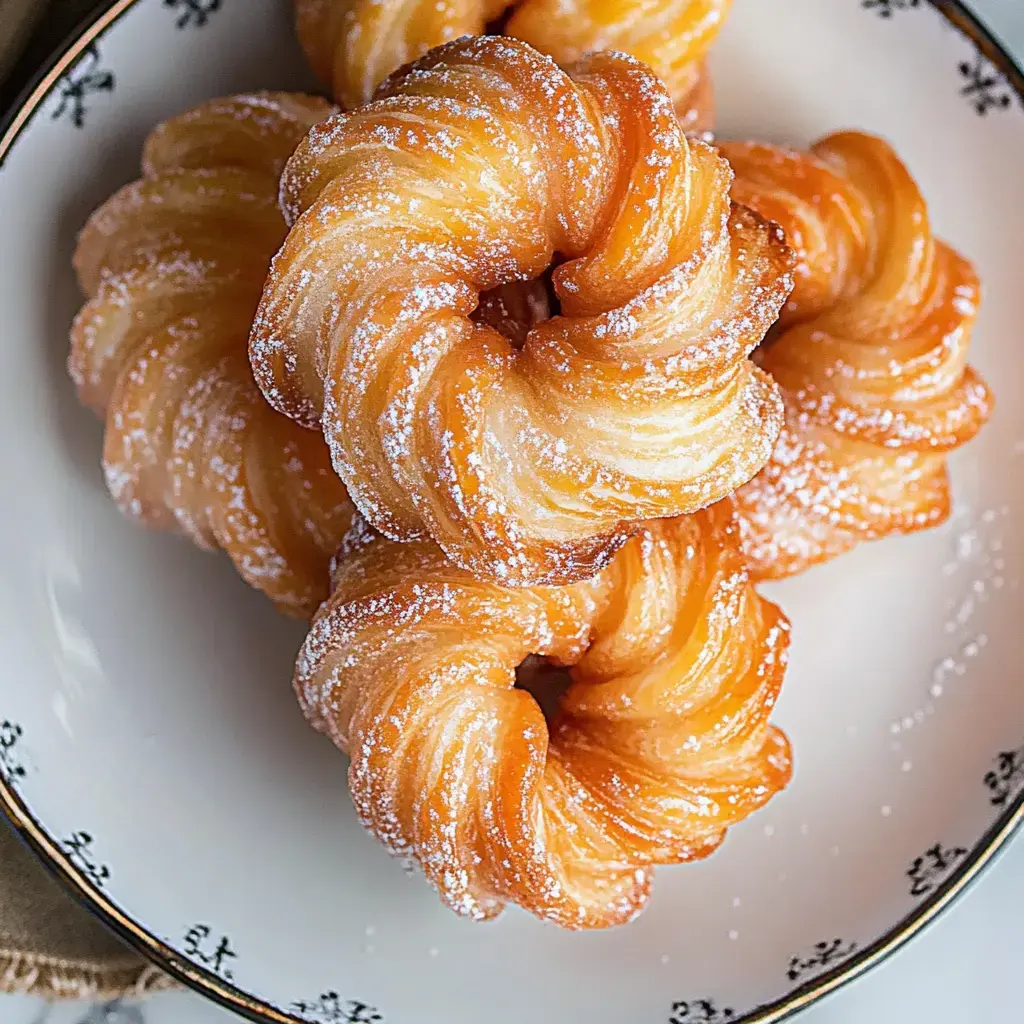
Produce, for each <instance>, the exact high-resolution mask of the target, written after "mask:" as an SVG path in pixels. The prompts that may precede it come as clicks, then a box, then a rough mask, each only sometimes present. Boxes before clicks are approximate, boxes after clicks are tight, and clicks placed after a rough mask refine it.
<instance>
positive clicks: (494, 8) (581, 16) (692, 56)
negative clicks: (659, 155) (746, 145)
mask: <svg viewBox="0 0 1024 1024" xmlns="http://www.w3.org/2000/svg"><path fill="white" fill-rule="evenodd" d="M731 5H732V0H575V2H573V3H571V4H567V3H565V2H564V0H524V2H523V3H517V4H514V5H512V7H511V9H510V10H508V17H507V19H505V20H504V21H503V23H502V26H501V28H502V31H503V32H504V33H505V34H506V35H509V36H515V37H516V38H518V39H522V40H524V41H525V42H527V43H530V44H531V45H532V46H535V47H536V48H537V49H538V50H540V51H541V52H542V53H546V54H548V55H549V56H551V57H553V58H554V59H555V60H556V61H558V63H559V64H562V65H563V66H566V65H569V64H572V63H575V62H576V61H577V60H579V59H580V58H581V57H582V56H583V55H584V54H585V53H589V52H591V51H593V50H620V51H622V52H625V53H629V54H631V55H632V56H634V57H636V58H637V59H639V60H641V61H643V62H644V63H645V64H648V65H650V67H651V69H652V70H653V71H654V73H655V74H656V75H657V76H658V77H659V78H660V79H661V80H662V81H663V82H664V83H665V85H666V86H667V87H668V90H669V92H670V93H671V95H672V99H673V102H674V103H675V105H676V109H677V112H678V114H679V117H680V119H681V120H682V122H683V123H684V126H685V127H686V128H687V130H689V131H702V130H704V129H707V128H710V127H711V122H712V120H713V115H714V104H713V96H712V92H711V85H710V80H709V78H708V76H707V73H706V71H705V68H704V57H705V55H706V53H707V51H708V49H709V48H710V47H711V44H712V43H713V42H714V40H715V37H716V36H717V35H718V33H719V31H720V30H721V27H722V24H723V22H724V21H725V17H726V15H727V14H728V12H729V8H730V6H731ZM509 7H510V5H509V3H508V2H507V0H441V2H437V0H295V9H296V18H297V23H298V30H299V39H300V40H301V42H302V45H303V48H304V49H305V51H306V54H307V56H308V58H309V61H310V64H311V65H312V67H313V69H314V71H315V72H316V74H317V75H318V76H319V77H320V79H321V80H322V81H324V82H326V83H329V84H330V86H331V89H332V90H333V92H334V97H335V99H336V100H337V101H338V102H339V103H340V104H341V105H342V106H344V107H348V108H355V107H358V106H360V105H362V104H363V103H367V102H368V101H369V100H370V98H371V97H372V96H373V91H374V89H375V88H376V87H377V85H378V84H379V83H380V82H381V81H383V79H384V78H385V77H386V76H387V75H389V74H391V72H393V71H394V70H395V69H396V68H399V67H401V66H402V65H403V64H406V63H408V62H409V61H411V60H415V59H416V58H417V57H420V56H422V55H423V54H424V53H426V52H427V50H429V49H431V48H432V47H435V46H439V45H441V44H442V43H446V42H450V41H451V40H453V39H457V38H458V37H459V36H465V35H480V34H481V33H483V32H484V31H485V29H486V28H487V27H488V24H489V23H490V22H492V21H494V20H495V19H497V18H498V17H499V16H500V15H501V14H502V13H503V12H505V11H506V10H507V9H509Z"/></svg>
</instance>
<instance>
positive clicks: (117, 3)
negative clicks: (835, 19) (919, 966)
mask: <svg viewBox="0 0 1024 1024" xmlns="http://www.w3.org/2000/svg"><path fill="white" fill-rule="evenodd" d="M137 2H138V0H112V2H110V3H109V5H108V6H107V7H106V9H105V10H103V11H101V12H100V13H98V14H95V15H93V17H92V19H91V20H90V21H89V22H88V23H87V24H86V25H85V26H84V27H81V28H79V29H78V30H77V31H76V32H75V33H74V34H73V35H72V37H71V39H70V40H69V41H68V42H67V43H66V44H65V45H64V46H63V47H62V48H61V49H60V50H58V52H57V54H56V55H55V56H54V58H53V59H52V60H51V61H50V63H49V65H48V66H47V67H46V68H44V69H43V70H42V71H41V72H40V73H39V75H38V76H37V77H36V79H35V81H34V82H33V83H32V84H31V85H30V86H29V87H28V89H26V90H25V92H24V93H23V94H22V96H21V97H20V98H19V99H18V101H17V102H16V103H15V104H14V106H13V108H12V110H11V112H10V114H9V115H8V116H7V117H5V118H3V120H2V121H0V166H2V165H3V162H4V158H5V157H6V155H7V153H8V152H9V151H10V149H11V147H12V146H13V145H14V143H15V141H16V140H17V138H18V136H19V135H20V134H21V133H22V132H23V131H24V130H25V128H27V127H28V124H29V122H30V121H31V120H32V117H33V115H34V114H35V113H36V112H37V111H38V109H39V107H40V106H41V105H42V103H43V101H44V100H45V99H46V98H47V97H48V96H49V94H50V90H51V89H52V88H53V86H54V85H55V84H56V83H57V81H58V80H59V79H60V77H61V76H62V75H63V74H64V73H65V72H66V71H67V70H68V69H69V68H70V67H71V65H73V64H74V62H75V61H76V60H77V59H78V57H79V56H80V55H81V54H82V52H83V51H84V50H85V49H87V48H88V47H89V46H90V44H92V43H93V42H95V41H96V40H97V39H98V38H99V37H100V36H101V35H102V34H103V33H104V32H106V31H107V29H109V28H110V27H111V26H112V25H113V24H114V23H115V22H116V21H117V20H118V19H119V18H120V17H121V16H122V15H123V14H125V13H126V12H127V11H128V10H130V9H131V8H132V7H134V6H135V4H136V3H137ZM928 3H929V4H930V5H931V6H932V7H934V8H935V9H936V10H937V11H938V12H939V13H940V14H941V15H942V16H943V17H944V18H946V20H947V21H949V22H950V23H951V24H952V25H953V26H954V27H955V28H956V29H957V30H958V31H959V32H960V33H961V34H963V35H965V36H967V37H968V38H969V39H970V40H971V41H972V42H973V43H974V44H975V45H976V46H977V48H978V49H979V50H980V51H981V53H982V54H983V55H984V56H985V57H986V58H987V59H988V60H989V61H990V62H991V63H992V64H993V65H994V66H995V68H996V69H997V70H998V71H999V72H1000V74H1002V75H1003V77H1004V78H1005V79H1006V82H1007V84H1008V85H1009V86H1010V88H1011V89H1013V91H1014V92H1015V93H1016V94H1017V97H1018V99H1019V100H1020V102H1021V104H1024V70H1022V69H1021V68H1020V67H1019V66H1018V64H1017V63H1016V62H1015V61H1014V59H1013V58H1012V57H1011V56H1010V54H1009V53H1008V52H1007V51H1006V49H1005V48H1004V47H1003V45H1002V44H1001V43H1000V42H999V41H998V40H997V39H996V37H995V36H993V35H992V33H991V32H990V31H989V30H988V29H987V28H986V27H985V26H984V25H983V24H982V23H981V22H980V21H979V20H978V19H977V18H976V17H975V16H974V14H972V13H971V11H970V10H968V8H967V7H966V6H964V4H963V3H961V2H960V0H928ZM0 810H2V811H3V813H4V814H5V815H6V817H7V818H8V819H9V821H10V823H11V825H12V826H13V827H14V829H15V830H16V831H17V833H18V835H19V836H20V837H21V838H22V839H23V840H24V841H25V843H26V844H27V845H28V846H29V848H30V849H31V850H32V851H33V853H35V854H36V856H37V857H38V858H39V860H40V861H41V862H42V864H43V866H44V867H46V868H47V869H48V870H49V871H50V872H51V873H52V874H53V875H54V876H55V877H56V878H57V880H58V881H59V882H61V884H62V885H63V886H64V887H65V888H66V889H67V890H68V892H69V893H70V894H71V895H72V896H73V897H74V898H75V899H76V900H77V901H78V902H79V903H81V904H82V905H83V906H84V907H85V908H86V909H87V910H89V911H90V912H92V913H93V914H95V915H96V916H97V917H98V918H99V919H100V920H101V921H103V922H104V923H105V924H106V925H107V926H108V927H109V928H111V929H112V930H113V931H114V932H116V933H117V934H118V935H119V936H120V937H121V938H122V939H124V940H125V941H126V942H127V943H128V944H129V945H131V946H134V947H135V948H136V949H137V950H139V951H140V952H141V953H143V954H144V955H145V956H147V957H149V958H150V959H151V960H152V961H153V962H154V963H156V964H157V965H158V966H159V967H161V968H162V969H163V970H165V971H166V972H167V973H168V974H170V975H171V976H172V977H174V978H176V979H177V980H178V981H180V982H182V983H183V984H185V985H188V986H189V987H190V988H193V989H195V990H196V991H197V992H200V993H202V994H203V995H205V996H207V997H209V998H210V999H213V1000H214V1001H215V1002H217V1003H220V1004H221V1005H222V1006H225V1007H227V1008H228V1009H229V1010H233V1011H234V1012H235V1013H239V1014H241V1015H242V1016H243V1017H247V1018H248V1019H249V1020H251V1021H255V1022H257V1024H268V1022H270V1024H305V1022H304V1021H302V1019H301V1018H299V1017H296V1016H294V1015H293V1014H290V1013H286V1012H284V1011H282V1010H280V1009H278V1008H277V1007H274V1006H271V1005H270V1004H269V1003H266V1002H263V1001H262V1000H260V999H257V998H255V997H254V996H251V995H248V994H247V993H245V992H242V991H241V990H240V989H238V988H236V987H235V986H233V985H230V984H228V983H227V982H225V981H224V980H223V979H222V978H220V977H218V976H217V975H216V974H214V973H213V972H212V971H209V970H207V969H206V968H203V967H200V966H198V965H196V964H194V963H192V961H190V960H188V959H187V958H185V957H184V956H182V955H181V954H180V953H178V952H176V951H175V950H174V949H172V948H171V947H170V946H168V945H167V943H165V942H163V941H162V940H161V939H159V938H158V937H157V936H156V935H154V934H153V933H152V932H150V931H147V929H146V928H145V927H144V926H143V925H141V924H140V923H139V922H138V921H136V920H134V919H133V918H132V917H130V916H129V915H128V914H126V913H125V912H124V911H123V910H122V909H121V908H120V907H118V906H117V904H115V903H114V902H113V901H112V900H111V899H110V898H109V897H108V896H107V895H106V894H104V893H103V892H102V891H100V890H99V889H98V888H96V887H95V886H93V885H92V884H91V883H90V882H88V881H87V880H86V879H85V878H84V877H83V876H82V875H81V874H80V873H79V872H78V871H77V870H76V868H75V867H74V866H73V865H72V864H71V862H70V861H69V860H68V858H67V856H66V855H65V854H64V851H63V850H62V849H61V847H60V845H59V844H58V843H57V842H56V840H54V839H53V837H52V836H50V835H49V834H48V833H47V832H46V830H45V829H44V828H43V826H42V825H41V824H40V823H39V822H38V821H37V820H36V819H35V818H34V817H33V816H32V814H31V812H30V811H29V810H28V808H27V807H26V806H25V804H24V802H23V801H22V799H21V797H20V796H19V795H18V793H17V792H16V790H15V789H14V788H13V787H12V786H11V785H10V784H9V783H8V782H7V781H6V780H4V779H2V778H0ZM1022 824H1024V789H1022V790H1021V792H1020V793H1018V794H1017V796H1016V797H1015V798H1014V800H1013V802H1012V803H1011V805H1010V806H1009V807H1007V808H1006V810H1004V811H1003V813H1002V814H1001V815H1000V816H999V818H998V819H997V820H996V822H995V824H994V825H992V827H991V828H990V829H989V830H988V831H987V832H986V833H985V834H984V835H983V836H982V837H981V839H980V840H979V841H978V842H977V843H976V844H975V846H974V847H973V848H972V850H971V852H970V854H969V855H968V856H967V857H966V858H965V859H964V860H963V861H962V862H961V864H960V866H959V867H958V868H957V870H956V871H955V872H953V874H952V875H951V876H950V877H949V878H948V879H947V880H946V882H945V883H943V884H942V885H941V886H939V887H938V888H937V889H936V890H935V892H934V893H932V894H931V895H930V896H929V898H928V899H926V900H925V901H924V902H923V903H922V904H921V905H920V906H918V907H917V908H916V909H915V910H914V911H913V912H912V913H910V914H908V915H907V916H906V917H904V918H903V919H902V920H900V921H899V922H897V924H895V925H894V926H893V927H892V928H890V929H889V930H888V931H887V932H885V933H883V934H882V935H881V936H880V937H879V938H878V939H876V940H875V941H874V942H873V943H872V944H871V945H870V946H866V947H865V948H864V949H862V950H860V951H859V952H857V953H856V954H855V955H853V956H851V957H849V958H848V959H846V960H844V961H843V962H842V963H841V964H839V965H838V966H836V967H834V968H833V969H832V970H830V971H827V972H825V973H823V974H820V975H817V976H816V977H815V978H813V979H811V980H810V981H808V982H807V983H806V984H804V985H802V986H800V987H798V988H796V989H794V990H792V991H791V992H788V993H787V994H786V995H784V996H782V997H781V998H779V999H777V1000H775V1001H773V1002H770V1003H765V1004H764V1005H763V1006H760V1007H757V1008H756V1009H754V1010H751V1011H750V1012H748V1013H746V1014H744V1015H743V1016H742V1017H738V1018H736V1020H735V1021H734V1024H775V1022H777V1021H781V1020H783V1019H784V1018H786V1017H788V1016H790V1015H791V1014H794V1013H797V1012H798V1011H800V1010H803V1009H806V1008H807V1007H808V1006H810V1005H811V1004H812V1003H814V1002H817V1001H818V1000H819V999H821V998H823V997H824V996H826V995H828V994H829V993H831V992H834V991H835V990H836V989H838V988H840V987H841V986H843V985H845V984H847V983H848V982H851V981H853V980H854V979H855V978H858V977H860V976H861V975H862V974H864V973H866V972H867V971H869V970H871V968H873V967H876V966H878V964H880V963H881V962H882V961H883V960H886V959H887V958H888V957H890V956H891V955H892V954H893V953H895V952H896V951H897V950H898V949H899V948H900V947H901V946H903V945H904V943H906V942H908V941H909V940H910V939H912V938H913V937H914V936H916V935H918V934H920V932H921V931H922V930H923V929H924V928H925V927H926V926H927V925H929V924H930V923H931V922H932V921H934V920H935V919H936V918H937V917H938V916H939V915H940V914H941V913H942V912H943V911H944V910H945V909H946V908H947V907H949V906H950V905H951V904H952V903H953V902H954V900H956V899H957V898H958V897H959V896H961V895H962V894H963V893H964V892H965V891H966V890H967V888H968V887H969V886H970V885H971V883H972V882H974V881H975V880H976V879H977V878H978V877H979V876H980V875H981V873H982V872H983V871H984V869H985V868H986V867H988V866H989V865H990V864H991V863H992V862H993V861H994V860H995V858H996V855H997V854H998V853H999V852H1000V851H1001V850H1003V849H1004V848H1005V845H1006V843H1007V840H1009V839H1010V837H1011V836H1013V835H1014V833H1015V832H1016V831H1017V830H1018V829H1019V828H1020V827H1021V825H1022Z"/></svg>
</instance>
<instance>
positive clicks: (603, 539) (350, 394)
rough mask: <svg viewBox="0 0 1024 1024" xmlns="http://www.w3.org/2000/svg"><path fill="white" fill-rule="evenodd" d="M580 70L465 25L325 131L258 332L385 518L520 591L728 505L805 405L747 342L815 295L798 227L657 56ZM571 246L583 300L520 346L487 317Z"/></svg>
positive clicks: (392, 532)
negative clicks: (754, 357) (790, 241)
mask: <svg viewBox="0 0 1024 1024" xmlns="http://www.w3.org/2000/svg"><path fill="white" fill-rule="evenodd" d="M572 74H573V77H572V78H570V77H569V76H568V75H567V74H566V73H564V72H562V71H561V70H559V68H558V67H557V66H556V65H555V64H554V63H553V62H552V61H551V60H550V59H548V58H546V57H543V56H541V55H540V54H538V53H537V52H536V51H534V50H532V49H531V48H530V47H528V46H527V45H526V44H524V43H521V42H519V41H517V40H513V39H504V38H499V37H493V36H492V37H482V38H478V39H470V40H460V41H458V42H457V43H453V44H449V45H447V46H444V47H440V48H438V49H437V50H434V51H432V52H431V53H430V54H429V55H428V56H427V57H425V58H423V59H422V60H421V61H419V62H418V63H417V64H415V65H413V66H411V67H410V68H408V69H406V70H405V71H404V72H402V73H401V74H399V75H398V76H397V77H395V78H394V79H392V80H389V81H388V82H386V83H385V84H384V86H383V87H382V88H381V91H380V92H379V94H378V99H377V100H375V101H374V102H373V103H371V104H369V105H368V106H366V107H363V108H361V109H360V110H358V111H354V112H352V113H347V114H339V115H337V116H335V117H333V118H331V119H329V120H327V121H325V122H323V123H322V124H320V125H318V126H317V127H316V128H315V129H314V130H313V131H312V132H311V133H310V135H309V137H308V138H307V139H306V140H305V141H304V142H303V143H302V144H301V145H300V146H299V148H298V150H297V151H296V154H295V156H294V157H293V158H292V159H291V160H290V161H289V163H288V166H287V168H286V169H285V173H284V176H283V179H282V191H281V195H282V201H283V204H284V207H285V211H286V216H288V218H289V220H290V221H293V222H294V226H293V228H292V230H291V233H290V234H289V236H288V239H287V241H286V243H285V245H284V247H283V248H282V250H281V251H280V253H279V254H278V255H277V256H276V257H275V259H274V262H273V266H272V269H271V274H270V277H269V278H268V281H267V286H266V288H265V290H264V294H263V300H262V303H261V305H260V311H259V314H258V316H257V318H256V322H255V324H254V328H253V333H252V339H251V345H250V355H251V357H252V362H253V368H254V370H255V373H256V378H257V381H258V382H259V384H260V387H261V388H262V389H263V392H264V394H265V395H266V396H267V398H268V399H269V400H270V401H271V403H272V404H273V405H274V406H275V407H276V408H278V409H280V410H281V411H282V412H284V413H286V414H287V415H289V416H292V417H294V418H296V419H299V420H301V421H302V422H304V423H307V424H310V425H312V424H315V423H316V422H317V421H318V420H319V421H321V422H322V427H323V431H324V434H325V436H326V438H327V440H328V442H329V444H330V446H331V450H332V457H333V462H334V466H335V469H336V470H337V471H338V473H339V475H340V476H341V477H342V479H343V480H344V481H345V484H346V486H347V487H348V490H349V493H350V494H351V495H352V498H353V500H354V501H355V503H356V505H357V506H358V507H359V508H360V510H361V511H362V513H363V514H364V516H365V517H366V518H367V519H368V520H369V521H370V522H371V523H372V525H373V526H375V527H376V528H377V529H379V530H381V531H382V532H383V533H385V534H387V535H388V536H390V537H393V538H395V539H400V540H414V539H417V538H419V537H423V536H425V535H429V536H431V537H433V538H434V539H435V540H436V541H437V542H438V543H439V544H440V545H441V547H442V548H443V549H444V551H445V552H446V554H447V555H448V557H449V558H451V559H453V560H454V561H455V562H456V563H458V564H459V565H462V566H464V567H466V568H470V569H472V570H473V571H474V572H476V573H478V574H480V575H482V576H486V577H489V578H491V579H495V580H499V581H502V582H505V583H508V584H510V585H520V586H528V585H535V584H538V583H551V584H559V583H567V582H572V581H574V580H577V579H581V578H583V577H585V576H586V575H589V574H591V573H592V572H594V571H596V570H597V569H598V568H600V567H601V566H602V565H604V564H606V563H607V561H608V559H609V558H610V557H611V555H612V554H614V552H615V550H617V548H618V547H619V546H620V545H621V544H622V543H623V541H624V540H625V539H626V537H627V536H628V535H629V534H630V533H631V532H633V530H634V529H635V528H636V526H637V524H638V523H639V522H641V521H644V520H647V519H652V518H660V517H663V516H670V515H678V514H683V513H687V512H691V511H694V510H696V509H698V508H701V507H703V506H705V505H708V504H710V503H711V502H713V501H716V500H718V499H720V498H722V497H725V496H726V495H728V494H729V493H731V492H732V491H733V490H734V489H735V488H736V487H737V486H738V485H739V484H740V483H742V482H744V481H745V480H748V479H749V478H750V477H751V476H753V475H754V473H756V472H757V471H758V470H759V469H760V468H761V466H762V465H763V464H764V462H765V461H766V460H767V458H768V455H769V453H770V451H771V448H772V447H773V445H774V442H775V439H776V436H777V433H778V430H779V426H780V421H781V405H780V403H779V399H778V396H777V394H776V392H775V388H774V386H773V385H772V383H771V381H770V380H769V379H768V378H767V377H766V376H765V375H763V374H762V373H761V372H760V371H759V370H757V368H756V367H754V366H753V364H752V363H751V362H750V361H749V359H748V358H747V356H748V354H749V353H750V351H751V350H752V348H753V347H754V346H755V345H756V344H757V343H758V342H759V341H760V340H761V338H762V337H763V335H764V332H765V331H766V330H767V328H768V326H769V325H770V324H771V323H772V322H773V320H774V319H775V318H776V316H777V315H778V311H779V309H780V308H781V306H782V304H783V303H784V301H785V299H786V296H787V295H788V293H789V289H790V286H791V279H790V276H789V269H790V266H791V258H792V254H791V253H790V251H789V250H788V248H787V247H786V246H785V244H784V243H783V241H782V239H781V235H780V233H779V232H778V231H777V230H776V229H774V228H773V227H771V226H769V225H768V224H767V223H766V222H765V221H763V220H762V219H761V218H759V217H757V216H756V215H755V214H753V213H751V212H750V211H748V210H745V209H744V208H742V207H735V208H734V207H732V206H731V204H730V201H729V197H728V188H729V184H730V171H729V168H728V165H727V164H726V163H725V162H724V161H723V160H721V159H720V158H719V157H718V156H717V155H716V154H715V152H714V151H713V150H712V149H711V148H710V147H708V146H706V145H704V144H703V143H701V142H697V141H693V140H687V138H686V136H685V135H684V133H683V131H682V130H681V128H680V126H679V124H678V122H677V121H676V119H675V117H674V115H673V112H672V107H671V104H670V103H669V100H668V96H667V94H666V93H665V91H664V89H663V88H662V86H661V85H660V84H659V83H658V82H657V81H656V80H655V79H654V78H653V77H652V76H651V74H650V72H649V71H647V69H646V68H644V67H643V66H642V65H640V64H639V63H637V62H636V61H634V60H632V59H631V58H628V57H625V56H622V55H610V54H598V55H595V56H593V57H591V58H588V59H587V60H585V61H584V62H583V63H581V64H580V65H579V66H577V67H576V68H575V69H574V71H573V73H572ZM555 253H558V254H560V257H561V258H562V259H564V262H562V263H561V264H560V265H559V266H558V267H557V269H555V271H554V274H553V288H554V292H555V293H556V295H557V297H558V299H559V301H560V304H561V313H562V315H561V316H558V317H555V318H553V319H549V320H544V321H543V322H540V323H537V324H535V326H534V327H533V329H532V330H530V332H529V334H528V336H527V337H526V339H525V342H524V343H523V344H522V347H521V348H518V349H517V348H516V347H515V346H514V345H513V344H511V343H510V341H509V340H508V339H507V338H505V337H503V336H501V335H500V334H499V333H498V332H496V331H495V330H493V329H491V328H489V327H488V326H487V325H486V324H481V323H474V322H472V321H471V319H470V314H471V313H472V312H473V310H474V309H475V307H476V306H477V303H478V296H479V294H480V292H482V291H485V290H487V289H492V288H495V287H498V286H500V285H503V284H509V283H511V282H514V281H516V280H528V279H533V278H536V277H537V276H539V275H540V274H541V273H542V272H543V271H544V270H545V268H547V267H548V266H549V265H551V263H552V259H553V256H554V254H555Z"/></svg>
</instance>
